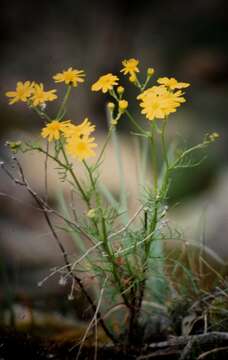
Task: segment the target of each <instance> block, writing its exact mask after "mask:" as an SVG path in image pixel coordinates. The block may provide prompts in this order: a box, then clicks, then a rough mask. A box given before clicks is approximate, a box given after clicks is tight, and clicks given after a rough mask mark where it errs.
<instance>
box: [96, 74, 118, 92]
mask: <svg viewBox="0 0 228 360" xmlns="http://www.w3.org/2000/svg"><path fill="white" fill-rule="evenodd" d="M118 80H119V78H118V77H117V76H116V75H113V74H111V73H109V74H107V75H103V76H101V77H100V78H99V79H98V80H97V81H96V82H95V83H94V84H93V85H92V87H91V90H92V91H100V90H101V91H102V92H103V93H106V92H107V91H109V90H112V89H113V86H115V85H118Z"/></svg>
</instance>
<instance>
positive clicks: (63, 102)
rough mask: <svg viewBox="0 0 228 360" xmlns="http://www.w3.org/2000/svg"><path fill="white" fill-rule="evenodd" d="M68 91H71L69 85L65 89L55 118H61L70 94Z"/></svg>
mask: <svg viewBox="0 0 228 360" xmlns="http://www.w3.org/2000/svg"><path fill="white" fill-rule="evenodd" d="M70 92H71V85H68V87H67V90H66V94H65V96H64V98H63V101H62V104H61V105H60V108H59V111H58V113H57V115H56V119H57V120H62V117H63V115H64V109H65V107H66V103H67V101H68V98H69V96H70Z"/></svg>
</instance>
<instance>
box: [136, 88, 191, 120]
mask: <svg viewBox="0 0 228 360" xmlns="http://www.w3.org/2000/svg"><path fill="white" fill-rule="evenodd" d="M178 84H179V86H181V85H180V84H185V83H178V82H177V84H176V86H178ZM173 86H174V85H173ZM183 87H184V86H183ZM183 95H184V93H183V92H182V91H181V90H178V91H171V90H170V87H169V86H165V85H159V86H152V87H151V88H149V89H147V90H145V91H144V92H143V93H141V94H140V95H139V96H138V97H137V99H138V100H140V101H141V103H140V106H141V107H142V108H143V109H142V111H141V112H142V114H145V116H146V118H147V119H148V120H154V119H165V118H166V117H167V116H168V115H170V114H171V113H173V112H175V111H176V109H177V108H178V107H179V106H180V105H181V104H182V103H184V102H185V98H184V97H183Z"/></svg>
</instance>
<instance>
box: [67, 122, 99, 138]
mask: <svg viewBox="0 0 228 360" xmlns="http://www.w3.org/2000/svg"><path fill="white" fill-rule="evenodd" d="M95 128H96V126H95V125H93V124H92V123H91V122H90V121H89V119H88V118H85V119H84V121H83V122H82V123H81V124H79V125H74V124H72V123H71V121H70V120H68V122H66V124H65V125H64V126H63V129H62V131H63V133H64V136H65V137H66V138H70V137H76V136H77V137H79V138H80V137H83V136H89V135H90V134H91V133H92V132H93V131H95Z"/></svg>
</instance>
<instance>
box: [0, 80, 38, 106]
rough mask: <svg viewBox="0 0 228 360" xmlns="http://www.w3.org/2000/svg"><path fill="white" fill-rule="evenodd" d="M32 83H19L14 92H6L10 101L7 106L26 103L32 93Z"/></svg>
mask: <svg viewBox="0 0 228 360" xmlns="http://www.w3.org/2000/svg"><path fill="white" fill-rule="evenodd" d="M33 86H34V83H33V82H32V83H31V82H30V81H25V82H24V83H23V82H21V81H19V82H18V83H17V87H16V90H15V91H8V92H7V93H6V96H7V97H9V98H12V99H10V101H9V104H10V105H12V104H14V103H16V102H18V101H23V102H26V101H27V100H28V98H29V97H30V96H31V94H32V92H33Z"/></svg>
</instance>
